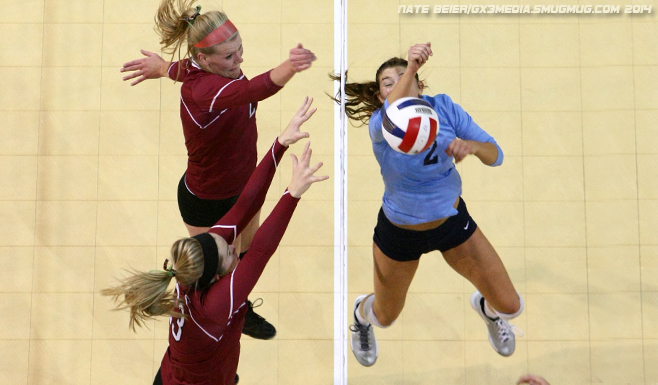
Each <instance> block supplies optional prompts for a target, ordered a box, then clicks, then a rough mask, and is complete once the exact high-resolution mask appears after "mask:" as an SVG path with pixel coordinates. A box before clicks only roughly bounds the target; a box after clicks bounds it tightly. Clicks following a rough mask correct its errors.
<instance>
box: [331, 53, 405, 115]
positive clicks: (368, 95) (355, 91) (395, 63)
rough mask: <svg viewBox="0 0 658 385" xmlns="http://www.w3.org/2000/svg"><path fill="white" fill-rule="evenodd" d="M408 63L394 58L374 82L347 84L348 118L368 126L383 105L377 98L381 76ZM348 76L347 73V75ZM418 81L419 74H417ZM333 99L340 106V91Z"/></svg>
mask: <svg viewBox="0 0 658 385" xmlns="http://www.w3.org/2000/svg"><path fill="white" fill-rule="evenodd" d="M407 65H408V62H407V61H406V60H404V59H402V58H399V57H394V58H391V59H388V60H387V61H385V62H384V63H383V64H382V65H381V66H379V69H377V72H376V73H375V81H374V82H365V83H347V82H346V83H345V96H346V97H345V113H346V114H347V117H348V118H350V119H352V120H355V121H360V122H361V125H367V124H368V122H369V121H370V117H371V116H372V114H373V112H375V111H376V110H378V109H380V108H381V107H382V105H383V103H382V102H380V101H379V98H378V97H377V96H378V95H379V75H380V74H381V73H382V71H384V70H385V69H387V68H393V67H405V68H406V67H407ZM345 75H346V76H347V73H345ZM329 77H330V78H331V80H340V75H334V74H330V75H329ZM416 80H418V74H416ZM332 99H333V100H334V101H335V102H336V103H338V104H340V91H338V93H337V94H336V96H335V97H332Z"/></svg>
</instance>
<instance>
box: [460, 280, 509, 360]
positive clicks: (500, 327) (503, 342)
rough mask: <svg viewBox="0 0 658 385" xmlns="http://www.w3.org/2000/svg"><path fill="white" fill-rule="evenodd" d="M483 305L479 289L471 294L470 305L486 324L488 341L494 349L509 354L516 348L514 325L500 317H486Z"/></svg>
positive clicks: (503, 354)
mask: <svg viewBox="0 0 658 385" xmlns="http://www.w3.org/2000/svg"><path fill="white" fill-rule="evenodd" d="M484 306H485V305H484V297H482V294H480V292H479V291H476V292H475V293H473V295H471V307H472V308H473V310H475V312H476V313H478V314H479V315H480V318H482V319H483V320H484V323H486V324H487V329H489V343H491V346H493V348H494V350H495V351H496V352H498V354H500V355H501V356H504V357H508V356H511V355H512V353H514V349H515V348H516V341H515V337H514V330H513V329H515V327H514V325H510V324H509V322H507V321H505V320H504V319H502V318H495V319H491V318H489V317H487V315H486V314H485V313H484Z"/></svg>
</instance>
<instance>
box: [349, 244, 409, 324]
mask: <svg viewBox="0 0 658 385" xmlns="http://www.w3.org/2000/svg"><path fill="white" fill-rule="evenodd" d="M372 250H373V257H374V261H375V271H374V281H375V293H374V294H375V301H374V303H373V311H374V312H375V315H376V316H377V320H378V321H379V323H380V324H381V325H383V326H388V325H390V324H392V323H393V322H394V321H395V320H396V319H397V318H398V316H399V315H400V313H401V312H402V309H403V308H404V303H405V300H406V298H407V292H408V291H409V286H410V285H411V281H412V280H413V278H414V275H415V274H416V269H418V261H409V262H398V261H395V260H393V259H391V258H389V257H387V256H386V255H385V254H384V253H383V252H382V251H381V250H380V249H379V247H378V246H377V245H376V244H374V243H373V249H372ZM364 302H365V301H361V305H360V306H359V311H360V312H361V315H362V316H364V318H365V315H364V313H363V303H364Z"/></svg>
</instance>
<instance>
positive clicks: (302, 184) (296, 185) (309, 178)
mask: <svg viewBox="0 0 658 385" xmlns="http://www.w3.org/2000/svg"><path fill="white" fill-rule="evenodd" d="M312 152H313V151H312V150H311V142H306V146H304V152H303V153H302V155H301V157H300V158H299V159H297V157H296V156H295V154H291V156H292V178H291V180H290V184H289V185H288V191H290V195H292V196H294V197H295V198H299V197H301V196H302V194H304V193H305V192H306V191H307V190H308V189H309V187H311V185H312V184H313V183H315V182H320V181H323V180H327V179H329V176H328V175H325V176H315V175H314V174H315V172H316V171H318V170H319V169H320V167H322V162H320V163H318V164H316V165H315V166H313V167H310V166H309V165H310V163H311V153H312Z"/></svg>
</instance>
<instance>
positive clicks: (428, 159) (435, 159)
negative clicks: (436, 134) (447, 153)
mask: <svg viewBox="0 0 658 385" xmlns="http://www.w3.org/2000/svg"><path fill="white" fill-rule="evenodd" d="M434 151H436V140H435V141H434V144H433V145H432V148H431V149H430V152H428V153H427V156H426V157H425V161H424V162H423V165H425V166H429V165H430V164H437V163H439V155H438V154H437V155H434ZM432 155H434V156H432Z"/></svg>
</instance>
